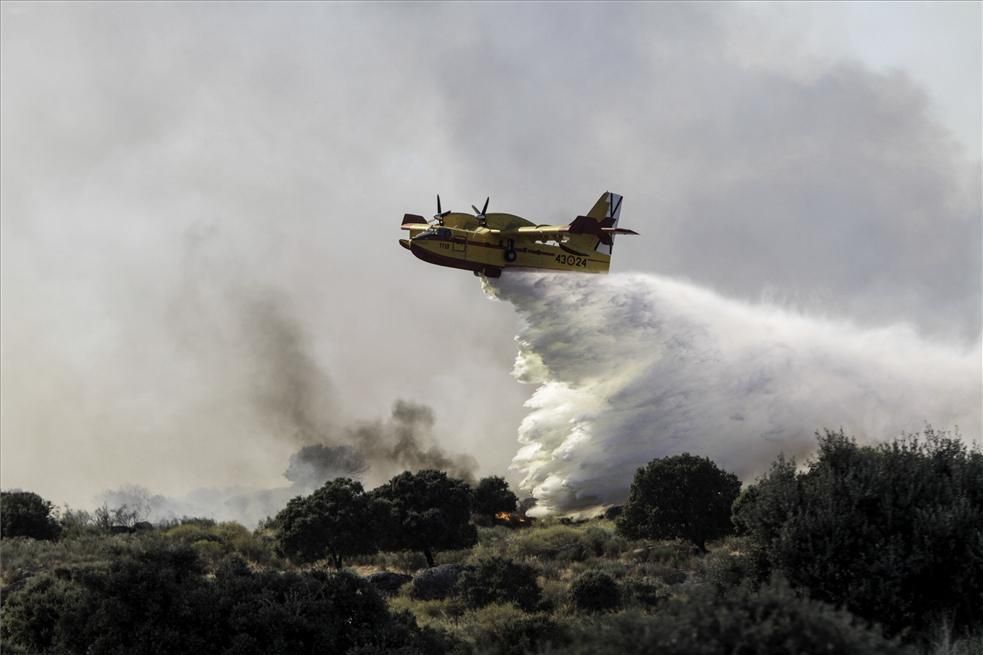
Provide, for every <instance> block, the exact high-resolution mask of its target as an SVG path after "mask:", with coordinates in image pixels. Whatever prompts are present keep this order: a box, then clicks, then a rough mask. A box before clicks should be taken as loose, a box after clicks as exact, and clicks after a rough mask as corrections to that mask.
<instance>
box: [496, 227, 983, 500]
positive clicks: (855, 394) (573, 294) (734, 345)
mask: <svg viewBox="0 0 983 655" xmlns="http://www.w3.org/2000/svg"><path fill="white" fill-rule="evenodd" d="M622 241H623V240H622ZM619 245H620V246H621V247H622V248H623V247H624V245H621V244H619ZM486 288H487V289H488V291H489V293H490V294H491V295H492V296H493V297H496V298H499V299H501V300H504V301H507V302H508V303H511V304H512V305H513V306H514V307H515V309H516V311H517V312H518V313H519V315H520V316H521V318H522V321H523V326H522V328H521V330H520V331H519V333H518V335H517V337H516V340H517V342H518V345H519V353H518V355H517V357H516V359H515V367H514V371H513V374H514V376H515V377H516V379H517V380H518V381H520V382H524V383H527V384H531V385H535V387H536V388H535V391H534V392H533V394H532V397H531V398H530V399H529V401H528V402H527V403H526V407H527V408H528V414H527V415H526V417H525V418H524V419H523V420H522V423H521V424H520V426H519V431H518V432H519V442H520V448H519V451H518V453H517V454H516V455H515V458H514V459H513V461H512V470H513V472H514V473H515V474H517V475H518V476H519V477H520V478H521V482H520V483H519V486H520V488H521V489H522V490H523V491H524V492H525V493H527V494H531V495H532V496H535V497H536V499H537V500H538V505H537V507H536V509H535V510H534V511H535V513H539V514H547V513H553V512H560V513H573V512H578V511H587V510H591V509H596V508H598V507H600V506H605V505H610V504H615V503H620V502H622V501H624V500H625V498H626V496H627V491H628V485H629V484H630V482H631V479H632V477H633V476H634V473H635V471H636V469H637V468H638V467H640V466H642V465H644V464H646V463H647V462H648V461H649V460H651V459H653V458H656V457H665V456H668V455H675V454H680V453H683V452H689V453H692V454H695V455H701V456H706V457H709V458H711V459H712V460H714V461H715V462H716V463H717V464H718V465H720V466H721V467H723V468H725V469H727V470H730V471H733V472H735V473H737V474H738V475H739V476H740V477H741V478H743V479H744V480H750V479H752V478H753V477H754V476H756V475H757V474H760V473H763V472H764V471H765V470H766V469H767V467H768V466H769V464H770V463H771V462H772V461H773V460H774V458H775V457H776V456H777V455H779V454H780V453H784V454H785V455H786V456H790V457H798V458H799V459H800V461H801V458H803V457H806V456H808V454H809V453H810V452H811V451H812V450H813V449H814V447H815V432H817V431H820V430H822V429H823V428H830V429H839V428H842V429H843V430H845V431H846V432H847V433H848V434H851V435H854V436H855V437H857V438H858V440H860V441H861V442H868V443H869V442H872V441H879V440H888V439H891V438H893V437H896V436H899V435H901V434H902V433H904V432H917V431H919V430H921V429H922V428H924V427H925V426H926V425H932V426H934V427H936V428H939V429H950V430H958V431H959V432H961V433H962V434H963V435H965V437H966V438H972V439H976V440H978V439H979V438H980V426H981V412H983V409H981V402H980V401H981V397H983V383H981V372H980V361H981V350H980V342H977V343H976V344H975V346H969V347H962V346H949V345H945V344H941V343H937V342H931V341H928V340H925V339H924V338H923V337H920V336H919V335H918V334H917V333H916V332H915V331H914V330H912V329H911V328H910V327H908V326H904V325H893V326H885V327H882V328H868V327H858V326H857V325H855V324H851V323H849V322H847V321H844V320H833V319H829V318H823V317H816V316H809V315H807V314H803V313H800V312H795V311H790V310H787V309H783V308H781V307H778V306H776V305H774V304H764V303H755V304H752V303H747V302H742V301H736V300H732V299H728V298H725V297H723V296H721V295H719V294H716V293H714V292H711V291H709V290H707V289H705V288H701V287H700V286H697V285H694V284H690V283H686V282H683V281H680V280H675V279H671V278H667V277H663V276H656V275H643V274H614V275H610V276H584V275H574V274H569V273H558V274H537V273H526V274H521V273H517V274H511V275H509V274H506V275H503V276H502V277H501V278H500V279H498V280H492V281H490V282H489V283H488V285H487V286H486Z"/></svg>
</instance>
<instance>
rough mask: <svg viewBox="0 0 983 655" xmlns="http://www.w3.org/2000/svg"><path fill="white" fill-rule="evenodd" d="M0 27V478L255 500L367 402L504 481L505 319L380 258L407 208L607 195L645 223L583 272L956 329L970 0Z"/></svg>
mask: <svg viewBox="0 0 983 655" xmlns="http://www.w3.org/2000/svg"><path fill="white" fill-rule="evenodd" d="M0 29H2V53H0V54H2V57H0V66H2V69H0V84H2V89H0V91H2V94H0V110H2V123H0V137H2V138H0V156H2V161H0V169H2V170H0V216H2V225H0V230H2V232H0V238H2V241H0V255H2V261H0V274H2V279H0V299H2V319H0V328H2V339H0V346H2V379H0V431H2V442H0V454H2V463H0V476H2V486H3V487H4V488H10V487H23V488H29V489H32V490H36V491H38V492H40V493H42V494H43V495H45V496H47V497H49V498H52V499H53V500H56V501H58V502H65V501H67V502H71V503H73V504H77V505H86V504H90V503H91V502H92V499H93V497H94V496H95V495H96V494H97V493H98V492H100V491H101V490H104V489H107V488H114V487H118V486H120V485H123V484H126V483H138V484H141V485H144V486H146V487H148V488H150V489H152V490H154V491H159V492H162V493H166V494H172V495H173V494H182V493H186V492H188V491H190V490H192V489H194V488H198V487H211V486H214V487H226V486H233V485H238V486H242V487H250V488H251V487H264V486H275V485H282V484H284V483H285V480H284V478H283V477H282V473H283V472H284V470H285V469H286V467H287V463H288V460H289V456H290V454H291V453H293V452H294V451H296V450H297V448H298V446H299V444H301V443H303V442H304V441H305V439H306V440H310V438H311V437H310V435H298V431H300V430H301V429H302V428H303V424H304V422H305V421H313V422H314V424H316V426H317V429H318V430H324V431H329V432H330V431H332V430H334V431H338V432H344V431H345V430H346V429H347V428H348V427H350V426H351V425H352V424H354V423H358V422H359V421H373V420H383V419H385V417H387V416H388V415H389V413H390V411H391V408H392V406H393V404H394V403H395V402H396V400H397V399H405V400H409V401H413V402H417V403H423V404H426V405H429V406H430V407H431V408H432V409H433V414H434V417H435V419H436V424H435V428H434V429H435V433H436V435H437V436H438V438H439V440H440V442H441V444H442V445H443V446H444V447H446V448H447V449H448V450H450V451H453V452H456V453H465V454H470V455H473V456H475V457H476V458H477V459H478V461H479V463H480V465H481V473H484V474H488V473H502V472H504V470H505V467H506V466H507V465H508V463H509V461H510V460H511V459H512V457H513V455H514V454H515V452H516V448H517V444H516V430H517V427H518V425H519V422H520V420H521V419H522V417H523V416H524V414H525V412H526V410H525V409H524V408H523V407H522V403H523V402H524V400H525V399H526V398H527V397H528V396H529V394H530V392H531V389H530V387H528V386H523V385H520V384H518V383H516V382H515V380H513V379H512V377H511V376H510V370H511V368H512V364H513V359H514V357H515V354H516V345H515V343H514V340H513V339H514V335H515V333H516V329H517V318H516V316H515V314H514V313H513V312H512V311H511V309H510V308H509V307H508V306H507V305H505V304H504V303H495V302H490V301H489V300H488V299H487V298H486V297H485V295H484V294H483V293H481V291H480V288H479V285H478V282H477V281H476V280H475V279H474V278H473V277H472V276H471V275H470V274H468V273H466V272H460V271H454V270H449V269H440V268H437V267H433V266H428V265H426V264H424V263H423V262H421V261H419V260H416V259H414V258H413V257H412V256H410V255H409V253H407V252H406V251H404V250H403V249H401V248H400V247H399V246H398V245H397V239H398V238H399V237H400V236H401V233H400V232H399V230H398V225H399V221H400V218H401V216H402V214H403V213H404V212H412V213H419V214H424V215H430V214H432V213H433V212H434V211H435V209H436V208H435V206H434V202H435V201H434V194H435V193H436V192H440V193H441V195H442V198H443V200H444V208H445V209H446V208H453V209H458V210H463V209H465V208H467V207H469V206H470V204H472V203H478V202H479V201H481V200H483V199H484V197H485V196H486V195H490V196H491V204H490V209H491V210H492V211H509V212H514V213H518V214H522V215H524V216H527V217H529V218H531V219H532V220H535V221H537V222H564V223H565V222H569V220H570V219H572V218H573V217H574V216H576V215H577V214H578V213H582V212H583V211H585V210H586V209H588V208H589V207H590V206H591V205H592V204H593V202H594V201H595V200H596V199H597V197H598V195H599V194H600V193H602V192H603V191H605V190H608V189H610V190H611V191H615V192H618V193H621V194H624V196H625V201H624V207H623V211H622V224H623V225H624V226H625V227H631V228H633V229H636V230H638V231H639V232H640V233H641V234H642V236H640V237H637V238H634V239H633V240H630V241H629V240H627V239H625V240H620V241H619V242H618V247H617V248H616V249H615V260H614V264H613V266H612V270H613V271H621V272H628V271H634V272H654V273H659V274H664V275H668V276H674V277H681V278H686V279H688V280H690V281H692V282H694V283H696V284H698V285H700V286H704V287H708V288H710V289H713V290H715V291H716V292H718V293H720V294H723V295H724V296H727V297H733V298H739V299H750V300H755V299H760V298H763V297H764V298H768V299H771V300H774V301H776V302H778V303H780V304H782V305H787V306H791V307H793V308H795V309H798V310H802V311H805V312H808V313H812V314H817V315H823V316H831V317H836V318H838V319H845V320H848V321H851V322H854V323H856V324H857V325H859V326H884V325H893V324H897V323H904V324H908V325H910V326H911V327H912V328H913V329H914V330H916V331H917V332H918V333H919V334H921V335H922V336H923V337H924V338H926V339H934V340H938V341H939V342H944V343H949V344H957V345H964V346H972V345H973V344H975V343H978V342H979V339H980V334H981V318H980V302H981V301H980V296H981V268H980V267H981V264H980V262H981V256H980V253H981V212H980V202H981V200H980V196H981V194H980V179H981V168H980V161H981V154H980V110H981V96H980V93H981V92H980V85H981V78H983V75H981V59H980V41H981V36H980V35H981V11H980V5H979V4H976V3H952V4H946V3H935V4H890V3H870V4H862V3H857V4H850V5H846V4H808V5H792V4H785V3H783V4H754V5H722V4H666V3H660V4H603V5H602V4H583V3H578V4H553V3H551V4H528V3H527V4H518V3H515V4H504V3H487V4H465V3H455V4H445V5H442V4H424V5H392V4H384V5H383V4H379V5H373V4H323V5H321V4H314V3H295V4H275V5H274V4H269V5H265V4H258V3H249V4H246V3H243V4H220V3H208V4H205V3H202V4H190V3H185V4H149V3H132V4H126V3H104V4H85V3H70V4H55V3H49V4H39V3H31V4H28V3H4V4H3V7H2V23H0ZM298 397H300V398H302V400H299V401H298V400H297V398H298ZM292 403H301V406H299V407H300V409H298V406H294V404H292ZM298 412H299V414H298ZM298 415H303V417H304V420H303V421H300V422H298V420H297V416H298ZM311 417H314V418H311ZM832 420H835V418H833V419H832ZM918 427H920V426H912V429H917V428H918Z"/></svg>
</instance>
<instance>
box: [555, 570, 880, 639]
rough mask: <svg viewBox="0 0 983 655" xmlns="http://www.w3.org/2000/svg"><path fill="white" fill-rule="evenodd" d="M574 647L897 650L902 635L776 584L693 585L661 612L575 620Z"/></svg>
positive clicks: (635, 612)
mask: <svg viewBox="0 0 983 655" xmlns="http://www.w3.org/2000/svg"><path fill="white" fill-rule="evenodd" d="M569 629H570V632H571V643H570V645H569V646H568V647H566V648H560V649H554V650H552V651H550V652H552V653H566V654H569V655H579V654H585V655H586V654H588V653H589V654H591V655H608V654H610V655H615V654H617V655H634V654H636V653H637V654H638V655H642V654H646V655H647V654H648V653H659V654H660V655H731V654H740V655H744V654H747V655H754V654H757V653H851V655H868V654H870V655H874V654H877V655H880V654H887V653H892V654H894V653H898V652H899V650H900V649H899V647H898V645H897V644H896V643H893V642H890V641H887V640H886V639H884V637H883V636H881V635H880V633H879V632H877V631H876V630H871V629H869V628H867V627H865V626H862V625H858V624H857V623H856V619H854V617H852V616H851V615H849V614H848V613H846V612H843V611H838V610H835V609H833V608H831V607H829V606H827V605H824V604H823V603H819V602H817V601H812V600H808V599H802V598H800V597H798V596H796V595H795V594H794V593H793V592H792V591H791V590H790V589H789V588H788V587H787V586H784V585H780V584H775V585H767V586H765V587H763V588H762V589H761V590H760V591H759V592H750V591H748V590H746V589H736V590H730V591H728V592H726V593H724V594H716V593H714V592H713V588H712V587H704V588H694V589H692V590H691V592H690V593H689V594H687V596H686V597H684V598H676V599H671V600H669V601H668V602H667V603H666V604H665V605H664V606H663V607H662V608H661V609H660V611H659V612H658V613H655V614H647V613H643V612H639V611H637V610H629V611H625V612H621V613H615V614H604V615H598V616H597V617H595V618H593V619H587V620H585V619H584V618H583V617H579V618H577V619H576V621H571V623H570V628H569Z"/></svg>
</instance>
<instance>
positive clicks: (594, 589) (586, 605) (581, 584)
mask: <svg viewBox="0 0 983 655" xmlns="http://www.w3.org/2000/svg"><path fill="white" fill-rule="evenodd" d="M570 600H571V601H573V604H574V607H576V608H577V609H579V610H584V611H586V612H606V611H608V610H613V609H616V608H617V607H618V606H620V605H621V590H620V589H618V583H617V582H615V581H614V578H612V577H611V576H610V575H608V574H606V573H602V572H600V571H586V572H584V573H582V574H581V575H580V576H579V577H578V578H577V579H576V580H574V581H573V583H571V585H570Z"/></svg>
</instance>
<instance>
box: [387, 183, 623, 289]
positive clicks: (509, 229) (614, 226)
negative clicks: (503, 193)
mask: <svg viewBox="0 0 983 655" xmlns="http://www.w3.org/2000/svg"><path fill="white" fill-rule="evenodd" d="M621 200H622V196H619V195H618V194H616V193H611V192H608V191H606V192H604V193H603V194H601V197H600V198H598V200H597V202H596V203H594V206H593V207H592V208H591V210H590V211H589V212H587V214H586V215H585V216H577V217H576V218H575V219H573V221H571V222H570V224H569V225H536V224H534V223H533V222H532V221H529V220H526V219H525V218H522V217H521V216H516V215H514V214H501V213H492V214H489V213H488V202H489V199H486V200H485V204H484V206H483V208H482V209H478V208H477V207H476V206H474V205H472V206H471V208H472V209H473V210H474V214H468V213H462V212H454V211H451V210H446V211H444V210H443V209H442V207H441V203H440V196H439V195H438V196H437V213H436V214H434V216H433V219H432V220H430V221H429V222H428V221H427V219H425V218H424V217H423V216H419V215H417V214H405V215H404V216H403V224H402V225H401V229H403V230H409V232H410V238H409V239H400V240H399V244H400V245H401V246H403V247H404V248H406V249H407V250H409V251H410V252H412V253H413V254H414V255H416V256H417V257H418V258H420V259H422V260H423V261H425V262H428V263H430V264H436V265H438V266H448V267H450V268H460V269H464V270H468V271H473V272H474V274H475V275H485V276H487V277H499V276H500V275H501V274H502V270H504V269H506V268H522V269H543V270H551V271H577V272H581V273H607V272H608V269H609V268H610V266H611V252H612V250H613V248H614V237H615V236H616V235H618V234H625V235H628V234H638V232H635V231H634V230H628V229H625V228H620V227H618V219H619V218H620V216H621Z"/></svg>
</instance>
